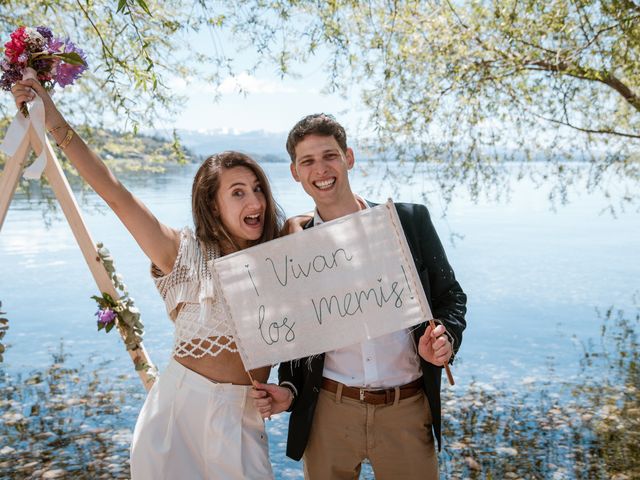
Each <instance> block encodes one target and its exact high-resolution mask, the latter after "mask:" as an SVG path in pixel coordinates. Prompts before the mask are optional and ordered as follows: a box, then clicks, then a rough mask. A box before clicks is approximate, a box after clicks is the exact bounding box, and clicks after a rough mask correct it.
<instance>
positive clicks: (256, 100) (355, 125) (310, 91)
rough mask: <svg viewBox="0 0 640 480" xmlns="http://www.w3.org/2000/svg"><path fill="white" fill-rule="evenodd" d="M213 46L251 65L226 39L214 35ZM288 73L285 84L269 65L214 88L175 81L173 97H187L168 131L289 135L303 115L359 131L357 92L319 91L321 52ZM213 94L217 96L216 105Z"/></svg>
mask: <svg viewBox="0 0 640 480" xmlns="http://www.w3.org/2000/svg"><path fill="white" fill-rule="evenodd" d="M203 35H208V33H204V34H203ZM211 41H212V39H211V38H207V37H206V36H202V37H198V36H197V35H196V34H194V37H193V39H192V41H190V42H188V44H191V45H207V42H209V44H210V42H211ZM215 41H216V42H217V43H219V44H222V47H223V48H224V51H225V53H227V54H231V56H233V58H234V59H235V60H236V62H237V63H238V64H239V65H251V64H252V63H253V62H252V58H253V57H252V53H251V52H248V51H244V52H242V51H241V52H238V51H236V50H235V49H234V48H233V46H232V45H233V42H232V41H230V40H229V39H228V38H225V37H223V36H221V35H218V36H217V38H216V39H215ZM324 58H326V55H325V57H324ZM293 70H294V71H295V73H296V74H297V75H296V78H292V77H287V78H285V79H282V78H280V76H279V75H278V73H277V72H276V69H275V68H274V67H272V66H271V67H266V68H265V67H263V68H261V69H260V70H258V71H257V72H256V73H255V74H252V75H250V74H248V73H246V72H243V71H240V72H239V74H238V75H237V76H236V77H235V78H232V77H226V78H225V79H224V80H223V81H222V83H221V85H220V86H219V87H217V88H216V87H215V86H213V85H211V84H206V83H204V82H202V81H198V80H197V79H192V80H191V81H189V82H187V81H185V80H183V79H179V78H175V79H173V80H172V81H170V82H169V85H170V86H171V88H172V90H173V91H175V92H176V93H177V94H181V95H186V97H187V102H186V105H185V106H184V109H183V110H182V113H181V114H180V115H178V116H177V117H176V118H175V122H173V125H172V127H175V128H178V129H185V130H199V131H207V130H215V131H225V132H247V131H255V130H264V131H268V132H274V133H280V132H288V131H289V129H290V128H291V127H292V126H293V125H294V124H295V123H296V122H297V121H298V120H300V119H301V118H302V117H304V116H305V115H308V114H310V113H318V112H324V113H331V114H333V115H334V116H336V118H337V119H338V121H340V122H341V123H342V124H343V125H344V126H345V128H347V131H348V132H349V133H352V134H356V133H357V132H359V131H360V129H361V128H362V125H363V123H365V122H364V120H365V119H366V115H365V112H364V111H363V110H362V108H361V103H360V99H359V95H358V94H357V92H356V93H353V94H352V95H350V96H349V98H346V99H345V98H342V97H341V96H340V95H338V94H326V93H322V92H321V91H322V89H323V87H324V86H325V84H326V77H325V76H324V73H323V71H324V67H323V56H322V53H319V55H318V56H317V57H316V59H315V60H313V61H312V62H311V63H309V64H305V65H299V66H296V67H295V68H294V69H293ZM240 90H243V92H241V91H240ZM216 93H219V94H220V97H219V98H218V100H217V101H216V100H215V96H216Z"/></svg>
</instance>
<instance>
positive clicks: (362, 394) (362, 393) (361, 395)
mask: <svg viewBox="0 0 640 480" xmlns="http://www.w3.org/2000/svg"><path fill="white" fill-rule="evenodd" d="M365 393H366V390H365V389H364V388H361V389H360V401H361V402H364V394H365Z"/></svg>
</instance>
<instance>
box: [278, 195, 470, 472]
mask: <svg viewBox="0 0 640 480" xmlns="http://www.w3.org/2000/svg"><path fill="white" fill-rule="evenodd" d="M368 203H369V205H370V206H375V205H376V204H374V203H371V202H368ZM395 206H396V210H397V212H398V216H399V217H400V222H401V224H402V228H403V230H404V233H405V236H406V237H407V243H408V244H409V248H410V249H411V253H412V255H413V259H414V262H415V264H416V268H417V270H418V275H419V277H420V281H421V282H422V287H423V288H424V292H425V294H426V297H427V300H428V302H429V306H430V307H431V312H432V313H433V316H434V318H436V319H438V320H439V321H440V322H442V324H443V325H444V326H445V327H446V329H447V332H448V333H449V335H450V338H452V340H453V350H454V355H455V353H456V352H457V351H458V348H460V342H461V341H462V331H463V330H464V329H465V327H466V325H467V324H466V321H465V318H464V316H465V313H466V311H467V307H466V303H467V296H466V295H465V294H464V292H463V291H462V288H460V284H459V283H458V282H457V280H456V278H455V275H454V273H453V269H452V268H451V266H450V265H449V261H448V260H447V256H446V255H445V253H444V249H443V247H442V243H441V242H440V239H439V238H438V234H437V233H436V231H435V228H434V226H433V223H432V222H431V218H430V216H429V211H428V210H427V208H426V207H425V206H424V205H418V204H413V203H396V204H395ZM312 226H313V220H312V221H311V222H309V223H308V224H307V225H306V226H305V228H309V227H312ZM389 320H393V319H389ZM427 325H428V322H424V323H422V324H420V325H418V326H417V327H416V328H415V329H414V331H413V335H414V338H415V340H416V345H417V344H418V340H419V338H420V337H421V336H422V335H423V334H424V331H425V329H426V328H427ZM451 360H452V361H453V357H452V359H451ZM420 366H421V367H422V381H423V388H424V392H425V394H426V397H427V399H428V401H429V406H430V407H431V415H432V417H433V433H434V435H435V438H436V439H437V441H438V446H439V447H440V443H441V410H440V380H441V373H442V367H436V366H435V365H432V364H430V363H428V362H426V361H424V360H423V359H422V358H421V357H420ZM323 369H324V354H322V355H315V356H313V357H307V358H302V359H298V360H293V361H290V362H283V363H281V364H280V367H279V369H278V377H279V381H280V383H282V382H285V381H286V382H291V383H292V384H293V385H294V386H295V387H296V389H297V391H298V395H297V397H296V399H295V401H294V403H293V404H292V405H291V407H290V408H289V410H290V411H291V417H290V418H289V436H288V438H287V456H288V457H291V458H293V459H294V460H300V458H302V454H303V453H304V450H305V448H306V446H307V441H308V440H309V433H310V431H311V428H313V427H312V423H313V414H314V411H315V408H316V403H317V401H318V394H319V393H320V386H321V384H322V372H323ZM318 420H319V421H322V419H318Z"/></svg>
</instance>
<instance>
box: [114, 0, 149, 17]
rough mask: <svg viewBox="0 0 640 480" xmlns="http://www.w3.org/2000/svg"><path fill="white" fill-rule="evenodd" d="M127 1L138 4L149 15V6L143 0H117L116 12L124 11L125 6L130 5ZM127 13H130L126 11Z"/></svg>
mask: <svg viewBox="0 0 640 480" xmlns="http://www.w3.org/2000/svg"><path fill="white" fill-rule="evenodd" d="M129 3H134V4H136V3H137V4H138V6H139V7H140V8H142V10H144V11H145V13H146V14H147V15H149V16H151V10H149V6H148V5H147V2H145V1H144V0H135V1H134V2H130V1H129V0H119V1H118V8H117V10H116V13H123V12H124V11H125V8H126V9H129V7H130V5H129ZM127 13H130V12H127Z"/></svg>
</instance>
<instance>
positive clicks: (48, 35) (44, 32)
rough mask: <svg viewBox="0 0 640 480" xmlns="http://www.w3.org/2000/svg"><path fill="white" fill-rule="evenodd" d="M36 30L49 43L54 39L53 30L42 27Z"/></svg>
mask: <svg viewBox="0 0 640 480" xmlns="http://www.w3.org/2000/svg"><path fill="white" fill-rule="evenodd" d="M36 30H37V31H38V33H39V34H40V35H42V36H43V37H44V39H45V40H46V41H47V42H50V41H51V40H52V39H53V33H51V30H50V29H49V28H47V27H43V26H40V27H36Z"/></svg>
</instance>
